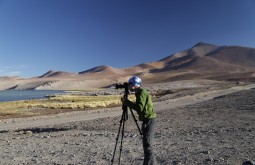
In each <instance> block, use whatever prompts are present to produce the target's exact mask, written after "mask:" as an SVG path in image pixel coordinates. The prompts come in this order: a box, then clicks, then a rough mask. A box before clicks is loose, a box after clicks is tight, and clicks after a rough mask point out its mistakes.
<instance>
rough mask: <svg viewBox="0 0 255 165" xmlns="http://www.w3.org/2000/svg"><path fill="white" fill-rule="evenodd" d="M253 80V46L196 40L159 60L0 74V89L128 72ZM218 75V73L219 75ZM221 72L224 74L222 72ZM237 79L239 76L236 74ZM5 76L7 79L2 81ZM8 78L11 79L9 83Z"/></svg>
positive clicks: (79, 85)
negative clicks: (20, 75) (23, 74)
mask: <svg viewBox="0 0 255 165" xmlns="http://www.w3.org/2000/svg"><path fill="white" fill-rule="evenodd" d="M242 73H245V74H243V75H246V77H247V76H250V77H249V78H246V79H247V80H249V81H250V80H251V81H253V79H254V81H255V48H249V47H242V46H217V45H213V44H208V43H205V42H199V43H197V44H195V45H194V46H192V47H191V48H188V49H186V50H183V51H180V52H177V53H174V54H171V55H169V56H167V57H165V58H163V59H161V60H158V61H154V62H148V63H141V64H138V65H135V66H132V67H129V68H114V67H111V66H108V65H100V66H96V67H93V68H91V69H87V70H84V71H81V72H78V73H71V72H64V71H54V70H49V71H48V72H46V73H44V74H42V75H41V76H38V77H34V78H26V79H23V78H20V79H19V78H15V79H10V78H6V77H5V78H1V77H0V78H1V79H2V80H3V81H4V82H2V84H3V85H1V83H0V89H41V90H44V89H47V90H51V89H75V90H80V89H84V88H94V87H95V88H97V87H104V86H107V85H110V84H113V83H118V82H123V81H126V80H127V79H128V78H129V77H130V76H134V75H137V76H140V77H141V78H142V79H143V80H144V81H143V82H145V83H146V82H148V83H156V82H166V81H174V80H181V79H188V78H192V79H196V78H202V79H214V77H215V79H217V80H218V79H219V77H221V80H224V81H228V77H231V79H233V77H235V75H238V76H239V77H240V78H242V79H244V77H242V76H241V75H242ZM219 75H221V76H219ZM222 75H225V77H224V76H222ZM236 79H238V78H236ZM5 80H6V81H5ZM7 81H12V83H10V85H9V84H8V83H7ZM5 82H6V83H5Z"/></svg>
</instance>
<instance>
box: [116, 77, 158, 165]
mask: <svg viewBox="0 0 255 165" xmlns="http://www.w3.org/2000/svg"><path fill="white" fill-rule="evenodd" d="M141 84H142V80H141V79H140V78H139V77H131V78H130V79H129V81H128V87H129V90H130V91H132V92H135V97H136V101H135V102H132V101H130V100H128V99H127V100H124V99H123V98H122V100H121V101H122V103H123V104H124V105H127V106H128V107H129V108H131V109H133V110H135V111H136V112H137V113H138V115H139V120H140V121H142V122H143V123H142V133H143V149H144V162H143V164H144V165H153V164H154V163H155V156H154V153H153V148H152V138H153V135H154V130H155V126H156V117H157V115H156V113H155V111H154V108H153V104H152V100H151V95H150V94H149V93H148V91H147V90H145V89H143V88H141Z"/></svg>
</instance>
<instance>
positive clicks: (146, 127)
mask: <svg viewBox="0 0 255 165" xmlns="http://www.w3.org/2000/svg"><path fill="white" fill-rule="evenodd" d="M156 120H157V119H156V118H154V119H146V120H144V121H143V124H142V132H143V150H144V162H143V165H153V164H155V156H154V153H153V147H152V139H153V136H154V131H155V127H156Z"/></svg>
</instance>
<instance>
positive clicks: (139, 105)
mask: <svg viewBox="0 0 255 165" xmlns="http://www.w3.org/2000/svg"><path fill="white" fill-rule="evenodd" d="M146 99H147V97H146V93H145V92H140V93H139V94H138V95H137V96H136V102H135V103H134V102H132V101H130V100H126V105H127V106H128V107H130V108H131V109H133V110H136V111H137V112H139V113H140V112H142V111H143V110H144V106H145V104H146Z"/></svg>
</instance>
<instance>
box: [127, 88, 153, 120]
mask: <svg viewBox="0 0 255 165" xmlns="http://www.w3.org/2000/svg"><path fill="white" fill-rule="evenodd" d="M135 97H136V102H135V103H134V102H132V101H129V100H127V106H128V107H130V108H131V109H133V110H136V111H137V113H138V115H139V120H140V121H143V120H144V119H152V118H156V117H157V115H156V113H155V111H154V108H153V104H152V100H151V95H150V94H149V93H148V91H147V90H145V89H142V88H140V89H138V91H137V92H136V93H135Z"/></svg>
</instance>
